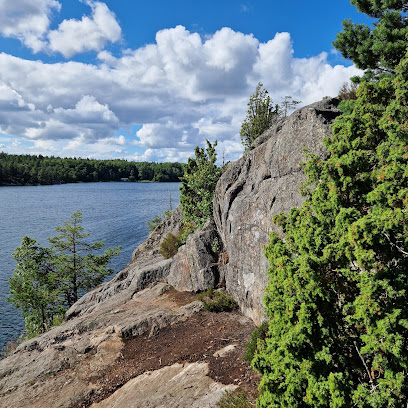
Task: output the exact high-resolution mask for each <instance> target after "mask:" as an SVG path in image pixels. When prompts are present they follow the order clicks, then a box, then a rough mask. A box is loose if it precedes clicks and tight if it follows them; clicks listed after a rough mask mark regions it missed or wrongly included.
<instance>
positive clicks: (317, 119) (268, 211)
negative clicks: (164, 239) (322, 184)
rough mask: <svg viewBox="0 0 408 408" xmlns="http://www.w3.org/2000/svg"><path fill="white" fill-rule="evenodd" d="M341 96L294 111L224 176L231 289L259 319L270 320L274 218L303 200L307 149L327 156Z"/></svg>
mask: <svg viewBox="0 0 408 408" xmlns="http://www.w3.org/2000/svg"><path fill="white" fill-rule="evenodd" d="M338 102H339V101H338V100H337V99H325V100H323V101H321V102H318V103H315V104H312V105H309V106H306V107H304V108H301V109H299V110H297V111H296V112H294V113H293V114H292V115H291V116H290V117H289V118H288V119H286V120H285V121H281V122H279V123H277V124H276V125H275V126H274V127H272V128H271V129H269V130H268V131H267V132H265V133H264V134H263V135H262V136H261V137H260V138H259V139H257V140H256V142H255V143H254V145H253V146H252V148H251V149H250V150H249V151H247V152H246V153H245V154H244V155H243V157H242V158H241V159H239V160H238V161H236V162H234V163H231V164H230V165H229V167H228V169H227V170H226V172H225V173H224V174H223V175H222V176H221V179H220V180H219V182H218V184H217V187H216V191H215V197H214V218H215V222H216V225H217V229H218V232H219V234H220V236H221V238H222V241H223V244H224V247H225V250H226V252H227V255H228V264H227V265H226V266H225V281H226V288H227V290H228V291H229V292H230V293H231V294H232V295H233V296H234V298H235V299H236V300H237V301H238V303H239V305H240V307H241V310H242V311H243V313H244V314H246V315H247V316H250V317H251V318H252V319H253V320H254V321H255V322H256V323H258V324H259V323H260V322H261V321H262V320H263V319H264V312H263V306H262V301H263V296H264V288H265V286H266V284H267V281H268V278H267V274H266V271H267V268H268V261H267V259H266V258H265V257H264V255H263V248H264V246H265V245H266V244H267V243H268V240H269V239H268V236H269V233H270V232H271V231H272V230H276V227H275V226H274V224H273V221H272V218H273V216H274V215H275V214H279V213H281V212H288V211H289V210H290V209H291V208H292V207H297V206H300V205H301V204H302V202H303V201H304V197H302V196H301V195H300V193H299V187H300V184H301V182H302V181H304V179H305V176H304V174H303V172H302V169H301V167H300V165H299V164H300V163H301V162H303V161H304V160H305V159H304V149H305V148H306V149H307V150H308V151H309V152H311V153H314V154H316V155H319V156H320V157H322V158H324V157H326V155H327V153H326V149H325V148H324V146H323V143H322V139H323V138H324V137H326V136H330V135H331V130H330V124H331V123H332V122H333V120H334V119H335V118H336V116H338V115H339V114H340V111H339V110H338V109H337V105H338Z"/></svg>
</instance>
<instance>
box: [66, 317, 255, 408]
mask: <svg viewBox="0 0 408 408" xmlns="http://www.w3.org/2000/svg"><path fill="white" fill-rule="evenodd" d="M253 330H254V326H253V325H252V324H249V322H248V319H247V318H245V317H243V316H241V315H240V314H238V313H236V312H233V313H225V312H223V313H210V312H206V311H203V312H200V313H198V314H196V315H194V316H192V317H190V318H189V319H187V320H186V321H184V322H179V323H176V324H174V325H172V326H168V327H165V328H163V329H161V330H160V331H159V330H158V329H157V330H155V329H154V328H153V329H152V331H151V332H150V333H149V334H145V335H142V336H139V337H136V338H133V339H130V340H126V341H125V342H124V344H123V348H122V351H121V357H120V358H119V359H117V360H116V361H115V362H114V364H112V365H111V366H110V367H108V368H106V369H105V370H103V371H100V372H98V373H96V374H95V375H94V376H93V377H91V378H90V381H91V382H92V383H93V384H96V385H97V387H96V389H97V391H96V392H95V393H93V394H92V395H90V396H87V397H86V398H85V399H84V400H82V401H80V402H78V403H76V404H75V405H72V406H71V408H77V407H89V406H90V405H91V404H92V403H94V402H100V401H102V400H104V399H106V398H107V397H108V396H110V395H111V394H112V393H114V392H115V391H116V390H118V389H119V388H120V387H121V386H123V385H124V384H126V383H127V382H128V381H129V380H131V379H132V378H135V377H137V376H139V375H141V374H143V373H145V372H147V371H155V370H158V369H160V368H163V367H165V366H171V365H173V364H175V363H193V362H206V363H208V364H209V374H208V375H209V376H210V377H211V378H212V379H213V380H215V381H217V382H220V383H222V384H234V385H237V386H239V388H240V389H241V390H245V391H247V392H248V393H250V394H252V395H255V394H256V393H257V384H258V382H259V377H258V376H257V375H256V374H255V373H254V371H253V370H252V368H251V367H250V366H248V365H247V364H246V363H245V361H244V359H243V356H244V354H245V343H246V342H247V341H248V340H249V338H250V335H251V333H252V331H253ZM227 346H230V347H228V348H227V349H225V348H226V347H227ZM222 349H224V350H225V352H226V354H225V355H222V354H223V353H221V356H219V355H217V354H216V352H217V351H219V350H222ZM228 350H230V351H228Z"/></svg>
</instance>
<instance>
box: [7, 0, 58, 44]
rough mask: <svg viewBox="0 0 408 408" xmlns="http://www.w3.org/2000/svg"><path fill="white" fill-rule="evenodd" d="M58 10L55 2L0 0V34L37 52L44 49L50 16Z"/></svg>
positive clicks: (53, 0) (50, 0)
mask: <svg viewBox="0 0 408 408" xmlns="http://www.w3.org/2000/svg"><path fill="white" fill-rule="evenodd" d="M60 8H61V4H60V3H59V2H58V1H57V0H35V1H33V0H0V32H1V34H2V35H3V36H5V37H13V38H17V39H19V40H20V41H21V42H22V43H23V44H25V45H26V46H27V47H29V48H31V49H32V50H33V51H34V52H38V51H40V50H41V49H43V47H44V36H45V34H46V32H47V31H48V28H49V25H50V15H51V13H52V12H53V11H59V10H60Z"/></svg>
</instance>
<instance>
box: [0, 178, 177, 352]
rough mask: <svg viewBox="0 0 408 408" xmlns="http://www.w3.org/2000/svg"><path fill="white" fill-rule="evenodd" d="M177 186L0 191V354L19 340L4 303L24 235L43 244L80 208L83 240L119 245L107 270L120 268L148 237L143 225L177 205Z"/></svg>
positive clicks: (16, 318) (16, 321) (14, 318)
mask: <svg viewBox="0 0 408 408" xmlns="http://www.w3.org/2000/svg"><path fill="white" fill-rule="evenodd" d="M179 186H180V184H179V183H83V184H64V185H55V186H30V187H0V350H1V349H3V347H4V345H5V343H6V342H7V341H8V340H10V339H13V338H16V337H18V336H19V334H20V333H21V331H22V330H23V328H24V320H23V319H22V317H21V315H20V312H19V310H17V309H16V308H15V307H14V306H13V305H12V304H11V303H9V302H7V301H6V300H5V297H6V296H7V294H8V279H9V277H10V276H11V275H12V273H13V271H14V268H15V266H16V262H15V260H14V259H13V257H12V253H13V252H14V250H15V248H16V247H17V246H19V245H20V244H21V238H22V237H23V236H25V235H28V236H29V237H31V238H34V239H35V240H37V241H38V242H39V243H40V244H41V245H43V246H48V241H47V238H48V237H52V236H54V235H56V232H55V230H54V227H55V226H57V225H62V223H63V221H66V220H68V219H69V218H70V216H71V215H72V213H73V212H74V211H76V210H81V211H82V215H83V223H82V225H83V227H84V229H85V231H86V232H89V233H90V236H89V242H94V241H101V240H104V241H105V248H107V247H110V246H119V245H122V251H121V254H120V256H119V257H116V258H115V259H114V260H113V261H112V263H111V265H110V266H111V267H112V268H114V270H115V271H116V272H117V271H119V270H120V269H121V268H123V267H124V266H126V265H127V264H128V263H129V261H130V259H131V255H132V251H133V250H134V249H135V248H136V246H137V245H139V244H140V243H141V242H142V241H143V240H144V239H146V237H147V235H148V229H147V221H149V220H151V219H152V218H153V217H154V216H155V215H156V214H162V213H163V211H165V210H167V209H169V208H170V201H171V205H172V208H173V209H174V208H175V207H176V206H177V205H178V203H179Z"/></svg>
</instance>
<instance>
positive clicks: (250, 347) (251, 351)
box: [244, 322, 268, 364]
mask: <svg viewBox="0 0 408 408" xmlns="http://www.w3.org/2000/svg"><path fill="white" fill-rule="evenodd" d="M267 332H268V322H263V323H262V324H261V325H260V326H259V327H257V328H256V329H255V330H254V331H253V332H252V334H251V340H250V341H249V342H248V343H247V344H246V353H245V356H244V359H245V360H246V361H247V362H248V363H249V364H251V362H252V360H253V358H254V355H255V352H256V350H257V348H258V344H259V342H263V340H265V337H266V333H267Z"/></svg>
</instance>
